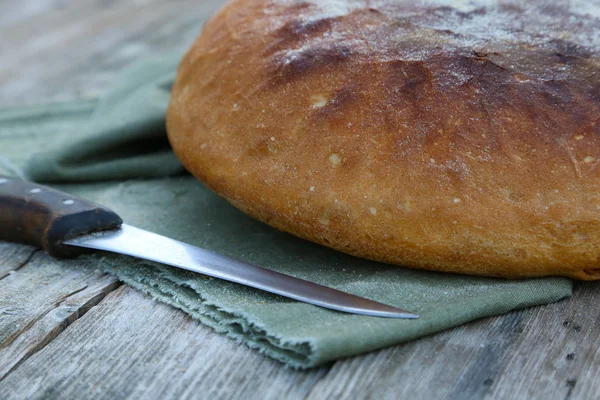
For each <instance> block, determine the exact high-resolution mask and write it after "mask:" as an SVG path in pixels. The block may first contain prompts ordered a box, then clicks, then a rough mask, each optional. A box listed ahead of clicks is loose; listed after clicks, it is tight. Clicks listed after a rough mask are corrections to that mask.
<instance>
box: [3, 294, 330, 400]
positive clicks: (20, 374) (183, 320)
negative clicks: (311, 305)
mask: <svg viewBox="0 0 600 400" xmlns="http://www.w3.org/2000/svg"><path fill="white" fill-rule="evenodd" d="M326 371H327V368H321V369H315V370H311V371H306V372H299V371H293V370H290V369H286V368H283V367H282V365H281V364H280V363H278V362H276V361H273V360H271V359H269V358H267V357H265V356H262V355H261V354H259V353H257V352H255V351H252V350H249V349H247V348H246V347H243V346H239V345H236V344H235V343H234V342H232V341H231V340H230V339H227V338H225V337H223V336H221V335H218V334H216V333H214V332H213V331H212V330H210V329H208V328H206V327H204V326H201V325H200V324H198V323H197V322H196V321H193V320H191V319H190V318H189V317H187V316H186V315H184V314H183V313H181V312H180V311H178V310H175V309H173V308H171V307H169V306H167V305H164V304H161V303H158V302H154V301H152V300H151V299H149V298H148V297H147V296H145V295H142V294H141V293H139V292H137V291H135V290H134V289H131V288H129V287H126V286H123V287H121V288H119V289H118V290H116V291H114V292H112V293H111V294H109V295H108V296H106V298H105V299H104V300H103V301H102V302H101V303H100V304H99V305H97V306H96V307H94V308H93V309H91V310H90V312H88V313H87V314H86V315H85V316H84V317H82V318H80V319H79V320H77V321H76V322H75V323H73V324H72V325H71V326H70V327H69V328H68V329H67V330H66V331H64V332H63V333H62V334H61V335H60V336H58V337H57V338H56V339H55V340H54V341H52V342H51V343H50V344H48V345H47V346H46V347H44V348H43V349H42V350H41V351H39V352H38V353H36V354H35V355H33V356H32V357H31V358H29V360H27V361H25V362H24V363H23V364H22V365H21V366H20V367H19V368H17V369H16V370H15V371H14V372H13V373H12V374H10V375H9V376H7V377H6V378H5V380H4V381H2V382H0V398H3V399H7V400H8V399H22V398H27V399H43V398H48V397H57V396H60V398H66V399H69V398H81V397H91V396H94V398H98V399H115V398H132V399H137V398H144V399H165V398H207V399H219V398H243V399H282V398H287V399H301V398H305V396H306V394H307V393H308V392H309V391H310V389H311V388H312V386H313V385H314V383H315V381H317V380H318V379H320V378H321V377H322V376H323V374H324V373H325V372H326Z"/></svg>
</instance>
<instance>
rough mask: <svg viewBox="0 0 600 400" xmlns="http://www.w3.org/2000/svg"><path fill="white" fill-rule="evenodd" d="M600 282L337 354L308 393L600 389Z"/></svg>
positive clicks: (500, 393) (532, 394) (499, 393)
mask: <svg viewBox="0 0 600 400" xmlns="http://www.w3.org/2000/svg"><path fill="white" fill-rule="evenodd" d="M599 292H600V283H585V284H583V283H582V284H580V285H579V286H578V289H577V290H576V291H575V294H574V296H573V297H572V298H571V299H567V300H563V301H560V302H558V303H555V304H552V305H548V306H540V307H535V308H531V309H528V310H523V311H516V312H512V313H510V314H507V315H505V316H500V317H496V318H486V319H484V320H481V321H477V322H474V323H471V324H467V325H464V326H461V327H458V328H456V329H452V330H449V331H447V332H443V333H440V334H437V335H433V336H430V337H428V338H424V339H421V340H417V341H414V342H411V343H407V344H405V345H402V346H396V347H392V348H389V349H384V350H381V351H379V352H375V353H371V354H367V355H364V356H361V357H355V358H353V359H349V360H345V361H341V362H337V363H336V364H335V365H334V366H333V368H332V369H331V371H330V372H329V373H328V374H327V376H326V377H325V378H324V379H322V380H321V381H320V382H318V383H317V385H316V386H315V388H314V389H313V391H312V392H311V394H310V396H309V398H311V399H328V398H373V399H386V398H390V399H391V398H435V399H461V400H462V399H481V398H489V399H561V400H562V399H567V398H570V399H576V398H580V399H587V398H595V396H596V395H597V394H598V393H600V379H599V378H598V377H597V371H598V370H600V346H599V345H600V323H599V322H598V321H599V318H598V317H599V313H600V307H599V306H598V301H599V296H598V293H599Z"/></svg>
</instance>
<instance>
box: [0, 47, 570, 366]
mask: <svg viewBox="0 0 600 400" xmlns="http://www.w3.org/2000/svg"><path fill="white" fill-rule="evenodd" d="M177 60H178V56H177V55H170V56H166V57H155V58H152V59H148V60H144V61H141V62H139V63H137V64H136V65H134V66H133V67H131V68H128V69H127V70H126V71H124V72H123V74H122V76H121V77H120V79H118V80H117V81H116V83H115V86H114V87H113V88H112V89H111V90H110V91H109V93H108V94H107V96H106V97H104V98H103V99H100V100H99V101H95V100H90V101H79V102H74V103H72V104H59V105H48V106H38V107H30V108H23V109H12V110H3V111H0V154H2V155H3V156H4V161H5V162H4V165H5V166H6V165H8V169H9V170H12V171H13V172H14V171H15V170H16V169H17V168H15V166H16V167H25V169H26V172H27V174H26V175H28V177H29V178H30V179H33V180H37V181H46V182H55V183H56V182H60V185H58V187H59V188H61V189H63V190H66V191H68V192H71V193H74V194H77V195H80V196H83V197H86V198H89V199H92V200H95V201H97V202H99V203H101V204H104V205H106V206H108V207H110V208H112V209H113V210H115V211H116V212H117V213H118V214H120V215H121V216H122V217H123V219H124V220H125V221H126V222H127V223H129V224H131V225H135V226H138V227H141V228H145V229H148V230H151V231H154V232H157V233H159V234H163V235H166V236H169V237H172V238H175V239H178V240H181V241H184V242H187V243H191V244H194V245H197V246H201V247H204V248H207V249H210V250H213V251H216V252H219V253H222V254H226V255H229V256H232V257H236V258H240V259H242V260H245V261H248V262H251V263H255V264H258V265H261V266H263V267H265V268H270V269H274V270H277V271H280V272H283V273H286V274H290V275H294V276H297V277H300V278H303V279H308V280H310V281H314V282H317V283H320V284H323V285H327V286H331V287H334V288H337V289H340V290H343V291H347V292H350V293H354V294H357V295H359V296H364V297H368V298H371V299H374V300H377V301H380V302H383V303H388V304H391V305H395V306H398V307H402V308H405V309H408V310H411V311H414V312H417V313H419V314H420V315H421V318H420V319H418V320H397V319H384V318H373V317H365V316H359V315H350V314H343V313H338V312H334V311H329V310H325V309H323V308H319V307H315V306H311V305H308V304H304V303H300V302H297V301H293V300H289V299H286V298H283V297H280V296H276V295H271V294H268V293H264V292H261V291H258V290H254V289H251V288H247V287H244V286H240V285H236V284H233V283H229V282H224V281H221V280H218V279H212V278H208V277H205V276H201V275H198V274H193V273H189V272H186V271H180V270H177V269H174V268H170V267H166V266H162V265H156V264H152V263H148V262H141V261H136V260H134V259H132V258H127V257H123V256H117V255H111V254H100V255H98V254H96V255H90V256H86V257H93V258H95V259H96V260H97V265H98V266H101V267H102V268H104V269H105V270H106V271H107V272H109V273H111V274H114V275H116V276H117V277H118V278H119V279H121V280H122V281H124V282H126V283H127V284H129V285H131V286H133V287H135V288H137V289H139V290H141V291H143V292H145V293H148V294H150V295H151V296H152V297H154V298H155V299H157V300H159V301H162V302H165V303H167V304H170V305H172V306H174V307H177V308H179V309H181V310H183V311H184V312H186V313H188V314H189V315H191V316H192V317H193V318H196V319H197V320H199V321H201V322H202V323H204V324H206V325H209V326H211V327H213V328H214V329H215V330H216V331H218V332H221V333H223V334H226V335H227V336H229V337H231V338H232V339H235V340H236V341H237V342H240V343H244V344H246V345H248V346H249V347H251V348H254V349H257V350H259V351H261V352H263V353H264V354H266V355H268V356H269V357H272V358H274V359H277V360H279V361H282V362H284V363H286V364H288V365H290V366H292V367H299V368H308V367H313V366H316V365H319V364H322V363H324V362H327V361H331V360H334V359H338V358H341V357H347V356H351V355H355V354H359V353H364V352H367V351H371V350H375V349H379V348H382V347H385V346H390V345H394V344H398V343H402V342H405V341H408V340H411V339H415V338H418V337H422V336H425V335H428V334H431V333H434V332H438V331H441V330H443V329H447V328H450V327H453V326H457V325H460V324H463V323H465V322H468V321H472V320H475V319H478V318H482V317H486V316H491V315H497V314H502V313H506V312H508V311H511V310H514V309H518V308H523V307H529V306H533V305H538V304H544V303H550V302H553V301H557V300H559V299H561V298H563V297H566V296H569V295H570V294H571V290H572V283H571V281H570V280H568V279H563V278H547V279H530V280H522V281H508V280H502V279H488V278H478V277H468V276H459V275H450V274H442V273H432V272H425V271H417V270H411V269H406V268H400V267H396V266H390V265H385V264H380V263H376V262H372V261H367V260H362V259H358V258H354V257H351V256H348V255H345V254H342V253H339V252H336V251H333V250H330V249H328V248H325V247H322V246H319V245H316V244H313V243H310V242H307V241H304V240H300V239H297V238H295V237H292V236H291V235H288V234H286V233H283V232H279V231H277V230H275V229H272V228H270V227H269V226H267V225H265V224H263V223H261V222H258V221H256V220H254V219H252V218H250V217H248V216H246V215H245V214H243V213H242V212H240V211H238V210H237V209H235V208H234V207H232V206H231V205H229V204H228V203H227V202H226V201H224V200H223V199H221V198H219V197H218V196H217V195H215V194H214V193H212V192H211V191H209V190H208V189H206V188H205V187H204V186H203V185H202V184H201V183H200V182H198V181H197V180H195V179H194V178H193V177H191V176H189V175H187V174H184V173H182V172H183V170H182V168H181V166H180V165H179V163H178V162H177V161H176V159H175V158H174V156H173V154H172V153H171V152H170V151H169V150H168V145H167V142H166V139H165V131H164V113H165V108H166V106H167V101H168V94H169V93H168V91H169V87H170V83H171V80H172V78H173V75H174V69H175V67H176V64H177ZM36 149H37V150H38V151H40V150H41V152H40V153H37V154H35V155H33V156H32V153H33V152H34V150H36ZM11 166H12V167H11ZM140 178H145V179H140Z"/></svg>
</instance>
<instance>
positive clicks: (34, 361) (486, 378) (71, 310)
mask: <svg viewBox="0 0 600 400" xmlns="http://www.w3.org/2000/svg"><path fill="white" fill-rule="evenodd" d="M220 3H221V1H218V0H206V1H202V0H177V1H174V0H121V1H118V0H77V1H75V0H72V1H68V0H0V54H1V57H0V106H14V105H19V104H27V103H40V102H49V101H62V100H70V99H74V98H88V97H94V96H98V95H101V94H102V93H103V92H104V91H105V89H106V87H107V85H108V84H109V83H110V82H111V80H112V79H113V77H114V76H115V74H116V73H117V72H118V71H119V70H120V69H121V68H122V67H123V66H124V65H126V64H128V63H129V62H131V61H133V60H135V59H136V58H138V57H141V56H143V55H145V54H148V53H152V52H160V51H166V50H172V49H173V48H181V49H183V48H185V47H187V46H188V45H189V44H190V43H191V41H192V40H193V38H194V37H195V36H196V35H197V33H198V31H199V28H200V26H201V24H202V21H203V20H205V19H206V18H207V17H208V16H209V15H210V14H211V13H212V12H213V11H214V10H215V9H216V8H217V7H218V6H219V4H220ZM0 151H1V149H0ZM77 263H78V261H71V262H66V263H60V264H59V263H57V262H56V261H53V260H52V259H50V258H49V257H48V256H46V255H45V254H44V253H43V252H41V251H39V250H37V249H35V248H32V247H29V246H23V245H16V244H10V243H1V242H0V398H3V399H9V398H105V399H116V398H149V399H164V398H168V397H186V398H210V399H213V398H229V397H236V398H244V399H252V398H256V399H264V398H267V399H269V398H273V399H281V398H290V399H297V398H311V399H321V398H323V399H325V398H340V397H344V398H373V399H386V398H390V399H392V398H407V399H413V398H414V399H426V398H440V399H441V398H448V399H469V398H506V399H516V398H539V399H575V398H580V399H586V398H594V397H598V396H600V376H599V375H598V374H597V372H598V370H599V367H600V338H599V334H600V323H598V316H599V313H600V290H599V289H600V284H598V283H578V284H577V285H576V289H575V293H574V295H573V297H572V298H570V299H567V300H563V301H560V302H558V303H556V304H552V305H548V306H543V307H535V308H531V309H527V310H524V311H516V312H512V313H510V314H507V315H504V316H500V317H497V318H487V319H484V320H480V321H477V322H474V323H471V324H467V325H464V326H461V327H459V328H456V329H452V330H449V331H446V332H443V333H440V334H437V335H433V336H430V337H427V338H424V339H421V340H417V341H414V342H411V343H407V344H404V345H400V346H396V347H391V348H387V349H384V350H381V351H378V352H373V353H370V354H366V355H363V356H359V357H354V358H351V359H346V360H341V361H338V362H335V363H333V364H331V365H327V366H324V367H321V368H318V369H313V370H310V371H295V370H291V369H287V368H284V367H283V365H281V364H280V363H278V362H276V361H273V360H271V359H269V358H266V357H264V356H262V355H260V354H259V353H258V352H256V351H253V350H249V349H248V348H246V347H243V346H240V345H237V344H236V343H235V342H233V341H231V340H229V339H227V338H225V337H223V336H220V335H218V334H216V333H214V332H213V331H212V330H211V329H209V328H207V327H204V326H202V325H199V324H198V323H197V322H195V321H194V320H191V319H190V318H189V317H188V316H186V315H185V314H183V313H182V312H180V311H178V310H176V309H173V308H171V307H169V306H166V305H164V304H160V303H157V302H155V301H153V300H151V299H150V298H149V297H147V296H144V295H142V294H140V293H139V292H136V291H135V290H133V289H131V288H129V287H127V286H123V285H121V284H120V283H119V282H117V281H116V280H115V279H114V278H112V277H110V276H107V275H104V274H102V273H100V272H99V271H93V270H87V269H82V268H78V265H77Z"/></svg>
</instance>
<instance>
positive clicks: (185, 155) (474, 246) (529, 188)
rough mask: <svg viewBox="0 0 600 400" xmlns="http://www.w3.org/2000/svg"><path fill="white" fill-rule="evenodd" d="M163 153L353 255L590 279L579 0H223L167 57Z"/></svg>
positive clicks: (596, 159) (585, 11)
mask: <svg viewBox="0 0 600 400" xmlns="http://www.w3.org/2000/svg"><path fill="white" fill-rule="evenodd" d="M167 125H168V132H169V139H170V141H171V143H172V146H173V149H174V150H175V152H176V154H177V155H178V157H179V158H180V159H181V161H182V162H183V164H184V165H185V166H186V168H187V169H188V170H189V171H190V172H191V173H192V174H194V175H195V176H196V177H197V178H198V179H200V180H201V181H202V182H204V183H205V184H206V185H207V186H208V187H210V188H211V189H212V190H214V191H215V192H216V193H218V194H219V195H221V196H223V197H224V198H226V199H227V200H228V201H230V202H231V203H232V204H233V205H234V206H236V207H238V208H239V209H241V210H243V211H244V212H246V213H247V214H249V215H251V216H253V217H255V218H257V219H259V220H261V221H264V222H266V223H267V224H269V225H271V226H273V227H275V228H278V229H281V230H283V231H287V232H289V233H291V234H293V235H296V236H299V237H302V238H305V239H308V240H312V241H314V242H317V243H320V244H323V245H325V246H329V247H332V248H334V249H337V250H340V251H343V252H346V253H349V254H352V255H355V256H358V257H364V258H368V259H372V260H377V261H383V262H386V263H392V264H398V265H401V266H406V267H414V268H422V269H429V270H435V271H449V272H455V273H465V274H476V275H486V276H498V277H510V278H518V277H535V276H546V275H563V276H569V277H573V278H577V279H585V280H591V279H599V278H600V258H599V257H600V2H599V1H598V0H591V1H589V0H572V1H570V2H564V1H561V0H544V1H542V0H529V1H526V2H522V1H516V0H509V1H493V0H471V1H468V0H455V1H450V0H444V1H442V0H437V1H434V0H418V1H413V0H372V1H367V0H362V1H353V0H349V1H342V0H310V1H309V0H306V1H295V0H233V1H230V2H229V3H227V4H226V5H225V6H224V7H223V8H222V9H221V10H220V11H219V12H217V13H216V15H214V17H213V18H212V19H211V20H210V21H208V22H207V23H206V24H205V26H204V29H203V31H202V33H201V35H200V37H199V38H198V39H197V41H196V42H195V43H194V45H193V46H192V48H191V49H190V50H189V52H188V53H187V55H186V56H185V58H184V59H183V61H182V63H181V65H180V68H179V71H178V73H177V78H176V82H175V85H174V87H173V90H172V99H171V103H170V107H169V110H168V118H167Z"/></svg>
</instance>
